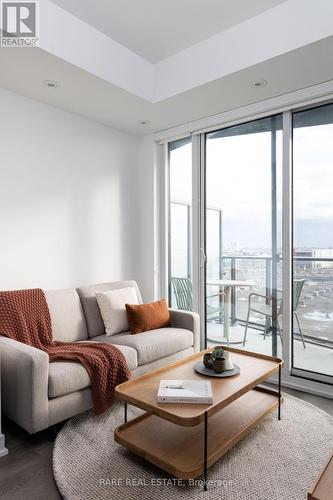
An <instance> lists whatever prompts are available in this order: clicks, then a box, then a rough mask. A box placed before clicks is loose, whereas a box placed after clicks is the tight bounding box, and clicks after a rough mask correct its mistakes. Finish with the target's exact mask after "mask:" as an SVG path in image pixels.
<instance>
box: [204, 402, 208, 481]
mask: <svg viewBox="0 0 333 500" xmlns="http://www.w3.org/2000/svg"><path fill="white" fill-rule="evenodd" d="M207 448H208V415H207V412H206V411H205V428H204V491H207V451H208V450H207Z"/></svg>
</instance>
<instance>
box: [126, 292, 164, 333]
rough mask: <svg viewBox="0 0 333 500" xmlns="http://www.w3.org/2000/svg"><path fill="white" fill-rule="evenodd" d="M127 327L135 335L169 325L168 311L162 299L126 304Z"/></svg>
mask: <svg viewBox="0 0 333 500" xmlns="http://www.w3.org/2000/svg"><path fill="white" fill-rule="evenodd" d="M126 311H127V319H128V328H129V329H130V330H131V332H132V333H133V334H134V335H135V334H137V333H142V332H149V330H157V329H158V328H166V327H168V326H170V313H169V309H168V306H167V303H166V301H165V300H164V299H162V300H157V301H156V302H151V303H150V304H139V305H135V304H128V303H127V304H126Z"/></svg>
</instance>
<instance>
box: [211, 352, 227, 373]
mask: <svg viewBox="0 0 333 500" xmlns="http://www.w3.org/2000/svg"><path fill="white" fill-rule="evenodd" d="M212 360H213V370H214V372H216V373H223V372H224V370H225V358H224V350H223V348H222V347H215V349H214V350H213V352H212Z"/></svg>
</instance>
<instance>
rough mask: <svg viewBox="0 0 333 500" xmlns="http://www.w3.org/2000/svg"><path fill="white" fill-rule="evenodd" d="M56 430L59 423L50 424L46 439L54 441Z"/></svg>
mask: <svg viewBox="0 0 333 500" xmlns="http://www.w3.org/2000/svg"><path fill="white" fill-rule="evenodd" d="M58 431H59V424H54V425H51V427H49V428H48V440H49V441H54V440H55V438H56V437H57V434H58Z"/></svg>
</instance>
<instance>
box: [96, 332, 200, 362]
mask: <svg viewBox="0 0 333 500" xmlns="http://www.w3.org/2000/svg"><path fill="white" fill-rule="evenodd" d="M101 337H105V335H104V336H101ZM101 337H100V336H98V337H95V338H94V340H99V339H101ZM107 338H108V339H110V341H111V343H112V344H115V346H116V347H118V346H120V345H126V346H129V347H132V348H133V349H135V350H136V351H137V353H138V365H139V366H141V365H145V364H146V363H150V362H151V361H155V360H156V359H161V358H164V357H165V356H168V355H169V354H173V353H174V352H178V351H181V350H183V349H186V348H188V347H192V346H193V333H192V332H191V331H190V330H185V329H183V328H158V329H156V330H150V331H149V332H142V333H140V334H138V335H132V334H131V332H126V333H118V334H117V335H112V337H107ZM101 340H102V339H101Z"/></svg>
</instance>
